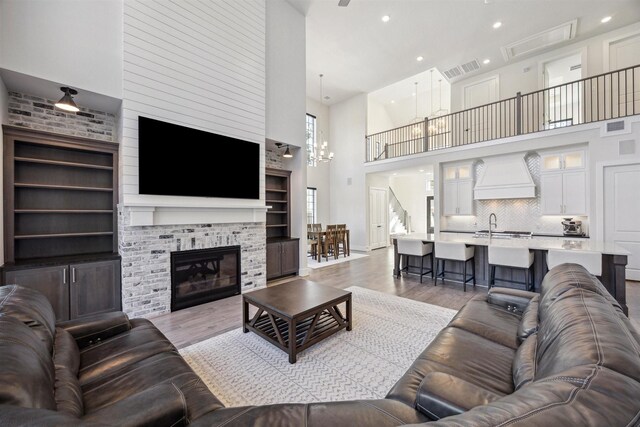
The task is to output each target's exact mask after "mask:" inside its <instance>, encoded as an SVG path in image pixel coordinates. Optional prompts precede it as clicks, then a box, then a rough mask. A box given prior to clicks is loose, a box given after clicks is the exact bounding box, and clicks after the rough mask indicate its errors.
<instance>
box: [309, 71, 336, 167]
mask: <svg viewBox="0 0 640 427" xmlns="http://www.w3.org/2000/svg"><path fill="white" fill-rule="evenodd" d="M323 76H324V74H320V103H321V104H323V105H324V88H323V85H322V77H323ZM318 136H319V138H318V139H319V140H320V154H319V155H318V156H315V157H314V158H313V160H315V161H318V162H330V161H331V160H333V151H330V150H329V141H327V140H326V139H325V138H324V132H323V131H322V130H321V129H320V130H319V132H318Z"/></svg>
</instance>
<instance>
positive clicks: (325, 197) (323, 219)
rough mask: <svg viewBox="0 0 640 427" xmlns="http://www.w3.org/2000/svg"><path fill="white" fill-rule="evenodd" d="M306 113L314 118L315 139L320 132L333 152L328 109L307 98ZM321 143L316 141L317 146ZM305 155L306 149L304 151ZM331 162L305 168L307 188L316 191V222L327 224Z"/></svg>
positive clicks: (328, 220) (329, 207) (329, 202)
mask: <svg viewBox="0 0 640 427" xmlns="http://www.w3.org/2000/svg"><path fill="white" fill-rule="evenodd" d="M307 113H309V114H312V115H314V116H316V137H318V135H320V130H322V132H323V134H324V136H325V137H326V138H327V140H328V141H329V148H330V149H332V150H333V147H334V145H335V144H334V141H333V140H332V139H331V135H330V131H331V130H330V127H329V107H327V106H326V105H324V104H321V103H319V102H317V101H315V100H313V99H311V98H307ZM320 143H321V141H318V145H319V144H320ZM304 153H305V155H306V149H305V150H304ZM331 163H332V162H318V163H317V165H316V166H308V167H307V187H315V188H316V189H317V190H318V191H317V198H318V200H317V213H318V218H317V221H318V222H319V223H320V224H325V225H326V224H329V223H330V218H331V185H330V171H331Z"/></svg>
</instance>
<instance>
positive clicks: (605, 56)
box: [602, 30, 640, 73]
mask: <svg viewBox="0 0 640 427" xmlns="http://www.w3.org/2000/svg"><path fill="white" fill-rule="evenodd" d="M637 35H640V30H632V31H628V32H625V33H622V34H618V35H617V36H615V37H612V38H610V39H606V40H604V41H603V42H602V50H603V52H602V70H603V72H605V73H608V72H609V71H613V70H611V69H610V68H611V67H610V66H609V63H610V62H611V61H610V60H611V58H609V55H610V54H611V52H610V49H611V45H612V44H614V43H615V42H619V41H620V40H624V39H628V38H630V37H633V36H637Z"/></svg>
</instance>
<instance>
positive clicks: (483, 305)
mask: <svg viewBox="0 0 640 427" xmlns="http://www.w3.org/2000/svg"><path fill="white" fill-rule="evenodd" d="M519 324H520V316H518V315H517V314H514V313H511V312H509V311H507V310H505V309H503V308H502V307H499V306H495V305H492V304H487V300H486V296H484V295H478V296H476V297H474V298H473V299H471V300H470V301H469V302H467V303H466V304H465V305H464V307H462V308H461V309H460V311H458V313H457V314H456V315H455V317H454V318H453V320H452V321H451V322H450V323H449V326H455V327H456V328H460V329H464V330H465V331H469V332H472V333H474V334H476V335H480V336H482V337H484V338H486V339H488V340H490V341H493V342H495V343H498V344H501V345H504V346H507V347H509V348H512V349H514V350H515V349H517V348H518V345H519V344H520V343H519V342H518V340H517V331H518V325H519Z"/></svg>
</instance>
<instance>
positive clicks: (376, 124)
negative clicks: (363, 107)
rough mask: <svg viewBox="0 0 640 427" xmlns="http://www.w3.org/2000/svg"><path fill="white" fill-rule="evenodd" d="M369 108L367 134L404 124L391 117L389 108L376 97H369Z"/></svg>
mask: <svg viewBox="0 0 640 427" xmlns="http://www.w3.org/2000/svg"><path fill="white" fill-rule="evenodd" d="M368 100H369V101H368V108H367V134H369V135H370V134H373V133H378V132H384V131H386V130H389V129H393V128H396V127H398V126H402V124H407V123H402V124H398V123H396V122H394V120H393V119H392V118H391V116H390V114H389V112H388V111H387V108H386V107H385V105H383V104H382V103H380V102H378V101H377V100H376V99H375V98H374V97H371V96H369V97H368Z"/></svg>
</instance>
